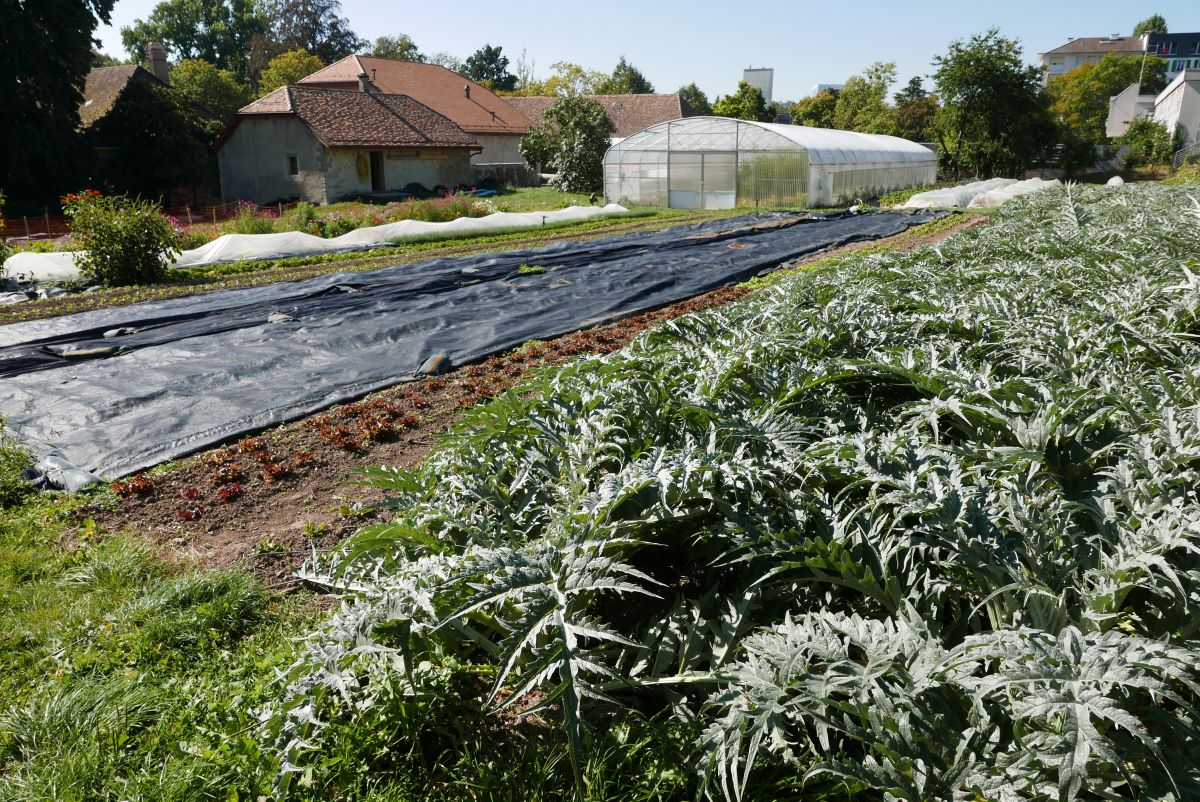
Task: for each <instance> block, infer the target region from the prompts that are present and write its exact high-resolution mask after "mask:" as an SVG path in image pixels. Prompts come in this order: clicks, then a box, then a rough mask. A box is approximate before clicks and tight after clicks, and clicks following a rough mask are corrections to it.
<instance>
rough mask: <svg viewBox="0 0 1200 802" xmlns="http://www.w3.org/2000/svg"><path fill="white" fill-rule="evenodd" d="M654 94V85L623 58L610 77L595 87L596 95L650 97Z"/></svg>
mask: <svg viewBox="0 0 1200 802" xmlns="http://www.w3.org/2000/svg"><path fill="white" fill-rule="evenodd" d="M653 93H654V84H652V83H650V81H648V80H647V79H646V76H645V75H642V72H641V70H639V69H638V68H637V67H635V66H633V65H632V64H630V63H629V62H628V61H626V60H625V57H624V56H621V59H620V60H619V61H618V62H617V66H616V67H614V68H613V71H612V75H610V76H608V77H607V78H605V79H604V80H603V81H601V82H600V84H599V86H597V87H596V94H597V95H650V94H653Z"/></svg>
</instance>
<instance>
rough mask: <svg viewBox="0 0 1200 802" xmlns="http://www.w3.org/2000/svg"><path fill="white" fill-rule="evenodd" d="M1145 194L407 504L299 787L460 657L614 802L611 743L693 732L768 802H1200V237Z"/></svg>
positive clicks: (682, 369)
mask: <svg viewBox="0 0 1200 802" xmlns="http://www.w3.org/2000/svg"><path fill="white" fill-rule="evenodd" d="M1127 189H1128V191H1125V192H1121V193H1114V192H1111V191H1107V190H1104V189H1089V190H1079V189H1077V188H1073V187H1068V188H1065V189H1061V190H1047V191H1044V192H1042V193H1036V194H1033V195H1030V196H1026V197H1024V198H1021V199H1018V200H1016V201H1013V202H1012V203H1011V204H1009V205H1008V206H1006V207H1004V209H1002V210H1001V211H1000V212H999V213H998V214H997V216H996V218H995V220H994V222H993V223H992V224H990V225H989V226H987V227H983V228H977V229H972V230H971V231H969V232H966V233H964V234H960V235H958V236H956V237H953V238H951V239H950V240H947V241H945V242H943V243H941V244H940V245H939V246H938V247H936V248H927V249H923V250H919V251H915V252H912V253H910V254H882V255H873V256H872V255H866V256H854V257H849V258H847V259H845V260H842V261H840V262H839V263H837V264H835V265H832V266H830V267H827V268H824V269H821V270H817V271H814V272H811V273H808V274H802V275H797V276H790V277H786V278H784V279H781V280H780V281H778V282H777V283H775V284H773V285H772V286H770V287H767V288H765V289H763V290H761V291H759V292H758V293H756V294H755V295H753V296H751V297H750V299H749V300H747V301H745V302H742V303H739V304H734V305H730V306H726V307H722V308H719V309H715V310H710V311H708V312H706V313H703V314H699V315H693V316H688V317H684V318H679V319H676V320H674V321H672V322H669V323H666V324H663V325H662V326H660V327H658V328H657V329H655V330H652V331H650V332H648V333H646V334H644V335H643V336H641V337H640V338H639V339H637V340H635V341H634V342H633V343H632V344H631V345H630V346H629V347H628V348H626V349H625V350H624V351H621V352H617V353H615V354H611V355H608V356H605V357H598V358H590V359H584V360H581V361H579V362H578V363H576V364H574V365H570V366H567V367H564V368H561V369H558V370H553V371H547V372H546V373H545V374H543V375H542V376H541V377H540V378H539V379H538V380H537V381H535V382H534V383H532V384H530V385H529V386H526V387H524V388H522V391H521V392H514V393H510V394H508V395H506V396H503V397H501V398H500V399H498V400H496V401H495V402H493V403H492V404H490V405H487V406H484V407H481V408H478V409H476V410H475V411H474V412H473V413H471V415H470V416H469V418H468V420H466V421H465V423H464V424H463V427H462V428H461V429H460V430H459V431H457V432H455V433H454V435H453V436H452V437H450V438H448V439H446V440H445V441H444V442H443V443H442V444H441V445H440V446H439V447H438V448H437V449H435V451H434V452H433V453H432V454H431V455H430V457H429V458H428V460H427V461H426V462H425V463H424V464H423V465H421V466H420V467H418V468H416V469H414V470H401V469H378V470H375V471H373V472H371V477H372V479H373V481H374V482H375V483H376V484H377V485H378V486H380V487H382V488H384V489H385V491H386V492H387V493H388V495H389V496H390V502H389V503H390V505H391V507H392V509H394V518H393V519H392V520H391V521H389V522H386V523H384V524H380V525H376V526H371V527H368V528H366V529H363V530H361V531H360V532H359V533H358V534H356V535H355V536H354V537H353V538H352V539H351V540H350V541H349V542H348V543H347V544H346V545H345V546H344V548H343V549H342V550H341V551H340V552H339V553H337V554H335V555H333V557H332V558H331V560H329V561H317V562H314V563H311V564H310V565H308V566H307V568H306V570H305V575H306V576H307V577H308V578H309V579H311V580H312V581H314V582H318V583H321V584H323V585H325V586H328V587H331V588H333V589H335V590H337V591H339V592H341V593H342V594H343V595H344V597H345V606H344V608H343V609H342V611H341V612H339V613H338V614H337V615H336V616H334V617H333V618H332V619H331V620H330V622H329V623H328V624H327V626H325V627H324V628H323V629H322V630H320V631H318V632H317V633H314V635H313V637H312V640H311V642H310V645H309V649H308V654H307V656H306V657H305V658H304V659H302V660H301V661H299V662H298V663H297V664H296V665H295V666H294V667H293V670H292V671H291V672H290V674H289V687H288V692H287V694H286V698H285V700H284V701H283V702H282V703H281V704H280V706H279V707H278V709H276V710H274V711H273V715H272V717H271V718H270V720H269V727H268V733H269V734H270V736H271V738H272V741H271V742H272V744H273V748H274V749H275V751H276V754H277V755H278V757H279V759H280V761H281V763H282V764H283V765H285V766H286V767H287V770H286V771H285V772H284V775H283V777H282V778H281V781H280V784H281V785H287V784H288V783H289V782H290V779H291V778H293V777H295V776H297V774H296V772H299V771H302V770H303V768H304V766H305V765H306V764H308V763H309V762H310V761H312V760H314V759H319V757H317V756H313V755H310V754H309V753H308V751H307V749H306V747H305V743H306V742H308V741H310V740H311V739H312V738H314V737H320V733H321V731H322V730H323V727H324V726H325V725H324V724H323V723H322V722H325V721H337V720H344V719H345V718H347V717H353V716H357V715H361V714H362V712H363V711H368V710H370V709H371V708H372V705H374V704H375V702H376V700H377V699H379V698H380V695H381V694H383V693H385V692H395V691H394V689H395V688H396V687H398V686H399V687H404V688H407V689H408V690H407V692H408V693H410V694H421V693H423V692H424V689H425V688H426V687H432V686H430V685H429V683H430V682H431V681H432V680H431V679H430V678H431V677H432V676H434V675H436V673H437V671H438V670H439V666H444V665H445V664H446V661H447V660H451V659H452V660H456V661H471V662H477V663H484V664H487V665H488V666H490V669H489V673H490V674H491V676H492V677H493V682H492V700H493V706H494V707H495V708H496V709H505V708H511V707H513V706H520V707H529V706H532V708H533V709H534V710H538V711H541V713H542V714H543V715H546V716H549V715H553V716H554V717H555V718H556V719H557V720H558V722H559V724H560V725H561V727H562V731H563V733H564V736H565V738H566V741H567V744H568V752H569V754H570V757H571V762H572V765H573V766H574V767H575V770H576V773H575V777H576V784H577V789H578V792H579V794H580V795H581V796H582V795H583V793H584V786H585V783H586V778H585V769H586V766H587V765H588V763H589V761H590V760H591V759H592V756H593V755H594V753H595V750H596V749H597V748H598V743H599V740H598V736H597V735H596V733H597V732H602V731H603V730H604V729H605V727H606V725H607V723H608V722H610V721H611V720H612V719H611V718H610V717H609V715H610V714H609V711H611V710H612V709H613V708H614V707H615V708H618V709H620V708H629V707H634V708H638V709H647V708H652V709H662V708H664V707H669V708H671V709H673V710H675V711H677V712H678V715H679V716H680V717H681V718H682V719H684V720H687V721H697V722H698V723H699V725H700V726H701V727H702V728H703V731H704V734H703V735H702V736H701V737H700V738H699V740H698V743H697V746H698V747H699V748H700V750H701V753H702V754H703V755H704V756H705V761H704V764H703V766H704V771H703V777H702V778H700V779H699V782H700V783H701V784H702V785H703V786H704V789H705V790H707V792H708V793H710V794H720V793H722V792H723V793H724V795H725V796H727V797H729V798H731V799H736V798H744V797H746V796H750V795H752V793H753V791H752V786H753V784H754V783H755V782H756V780H755V779H754V778H755V777H758V776H761V775H762V774H765V773H772V772H780V771H786V772H789V774H788V775H787V776H788V777H789V778H790V780H789V782H790V784H791V786H792V788H793V793H795V786H797V785H802V784H804V783H805V782H834V781H841V782H843V784H844V787H845V789H846V791H847V792H848V793H849V794H860V795H861V796H862V798H880V797H890V798H903V799H939V800H940V799H945V800H950V799H972V798H986V799H1004V800H1043V799H1059V800H1074V799H1086V800H1099V799H1116V798H1147V799H1174V800H1182V799H1191V798H1196V796H1197V794H1198V793H1200V767H1197V766H1196V765H1195V762H1194V761H1193V760H1192V759H1191V756H1192V755H1195V754H1196V753H1197V751H1198V750H1200V736H1198V735H1197V724H1198V723H1200V710H1198V700H1200V670H1198V669H1197V666H1198V665H1200V626H1198V625H1197V623H1196V619H1195V616H1194V610H1195V607H1196V605H1198V604H1200V574H1197V571H1196V566H1197V563H1196V557H1195V555H1196V554H1197V553H1200V534H1198V533H1200V527H1198V526H1197V522H1198V521H1200V497H1198V495H1197V490H1196V488H1197V487H1200V418H1198V417H1197V415H1196V413H1195V410H1196V409H1197V408H1200V372H1197V371H1196V369H1195V365H1196V364H1197V361H1198V360H1200V344H1197V343H1196V342H1195V341H1194V339H1193V338H1192V337H1191V336H1190V333H1191V332H1192V330H1193V328H1194V326H1195V320H1196V318H1197V315H1200V283H1198V282H1197V280H1196V278H1195V272H1196V271H1195V269H1192V270H1191V271H1190V272H1189V270H1187V269H1184V267H1183V265H1185V264H1188V263H1192V264H1194V263H1195V254H1196V253H1197V251H1198V250H1200V228H1198V227H1197V222H1198V215H1200V209H1198V208H1197V206H1196V204H1195V203H1194V202H1193V201H1191V200H1190V199H1189V197H1188V195H1187V192H1186V191H1183V190H1173V189H1170V188H1167V187H1160V186H1131V187H1128V188H1127ZM481 465H486V466H488V470H486V471H481V470H479V466H481ZM335 688H336V689H338V690H333V689H335ZM714 688H715V690H714ZM388 689H391V690H388ZM589 723H590V724H591V725H595V726H594V727H590V726H588V725H589ZM764 769H770V770H771V772H764Z"/></svg>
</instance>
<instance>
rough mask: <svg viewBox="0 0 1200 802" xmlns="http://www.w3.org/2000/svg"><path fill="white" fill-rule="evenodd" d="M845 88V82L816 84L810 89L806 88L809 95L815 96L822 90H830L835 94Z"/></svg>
mask: <svg viewBox="0 0 1200 802" xmlns="http://www.w3.org/2000/svg"><path fill="white" fill-rule="evenodd" d="M845 88H846V85H845V84H816V85H815V86H813V88H812V89H810V90H808V96H809V97H816V96H817V95H819V94H821V93H822V92H832V93H833V94H835V95H836V94H837V93H838V92H841V91H842V90H843V89H845Z"/></svg>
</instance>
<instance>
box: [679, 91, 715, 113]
mask: <svg viewBox="0 0 1200 802" xmlns="http://www.w3.org/2000/svg"><path fill="white" fill-rule="evenodd" d="M678 94H679V96H680V97H681V98H683V102H684V103H686V104H688V105H689V106H691V108H692V111H694V112H696V114H702V115H709V114H712V104H711V103H709V102H708V95H706V94H704V91H703V90H702V89H700V87H698V86H696V85H695V84H694V83H692V84H688V85H687V86H681V87H679V92H678Z"/></svg>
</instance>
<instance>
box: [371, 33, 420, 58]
mask: <svg viewBox="0 0 1200 802" xmlns="http://www.w3.org/2000/svg"><path fill="white" fill-rule="evenodd" d="M370 55H372V56H378V57H379V58H392V59H396V60H397V61H424V60H425V56H424V55H422V53H421V51H420V50H418V49H417V43H416V42H414V41H413V40H412V37H410V36H409V35H408V34H405V33H402V34H399V35H397V36H380V37H379V38H377V39H376V40H375V44H374V45H373V46H372V47H371V53H370Z"/></svg>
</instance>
